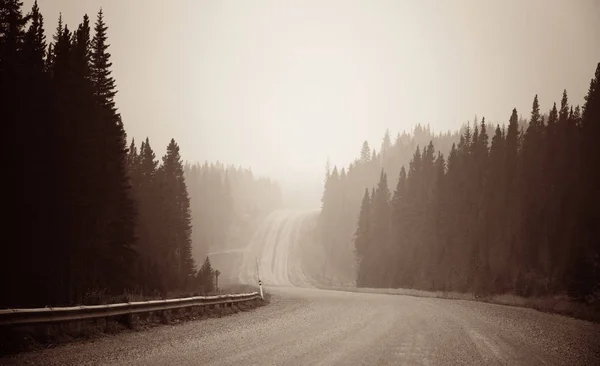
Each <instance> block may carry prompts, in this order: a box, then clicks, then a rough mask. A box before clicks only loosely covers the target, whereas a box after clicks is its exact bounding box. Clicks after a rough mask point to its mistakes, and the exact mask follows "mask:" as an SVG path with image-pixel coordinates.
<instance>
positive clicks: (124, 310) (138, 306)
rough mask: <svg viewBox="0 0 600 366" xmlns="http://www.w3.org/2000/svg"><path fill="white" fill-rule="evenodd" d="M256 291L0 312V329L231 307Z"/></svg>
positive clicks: (254, 297)
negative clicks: (184, 309) (180, 310)
mask: <svg viewBox="0 0 600 366" xmlns="http://www.w3.org/2000/svg"><path fill="white" fill-rule="evenodd" d="M259 299H261V296H260V294H259V293H258V292H251V293H247V294H235V295H217V296H194V297H186V298H181V299H167V300H150V301H138V302H126V303H120V304H107V305H90V306H87V305H81V306H71V307H56V308H50V307H48V308H37V309H4V310H0V326H3V325H23V324H43V323H59V322H69V321H79V320H89V319H99V318H107V317H113V316H121V315H133V314H139V313H150V312H163V311H169V310H176V309H183V308H192V307H202V306H214V305H225V306H227V305H231V304H234V303H240V302H247V301H253V300H259Z"/></svg>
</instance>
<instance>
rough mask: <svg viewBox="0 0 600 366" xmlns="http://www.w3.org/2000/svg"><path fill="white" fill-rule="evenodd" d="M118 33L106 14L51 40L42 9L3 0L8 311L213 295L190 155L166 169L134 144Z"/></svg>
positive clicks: (170, 151)
mask: <svg viewBox="0 0 600 366" xmlns="http://www.w3.org/2000/svg"><path fill="white" fill-rule="evenodd" d="M107 31H108V27H107V25H106V23H105V20H104V14H103V13H102V10H100V11H99V12H98V14H97V17H96V19H95V22H94V24H93V25H91V21H90V19H89V17H88V16H87V15H85V16H84V17H83V18H82V21H81V23H80V24H79V25H78V26H77V27H76V28H74V29H70V28H69V27H68V25H66V24H63V21H62V18H61V17H59V19H58V25H57V27H56V31H55V32H54V35H53V37H52V40H51V41H50V42H47V40H46V36H45V29H44V17H43V15H42V14H41V12H40V9H39V6H38V3H37V2H35V3H34V4H33V7H32V9H31V10H30V11H29V12H27V13H24V11H23V9H22V2H21V1H19V0H1V1H0V116H1V118H2V122H3V126H4V128H5V130H4V133H3V135H2V136H3V144H2V146H3V148H4V154H3V159H4V161H5V164H4V169H5V173H6V174H5V176H6V178H5V180H4V181H5V183H6V188H7V192H10V193H9V194H7V197H6V206H5V210H6V212H7V215H6V217H7V218H6V219H5V225H4V227H5V232H4V234H5V238H6V239H5V240H4V241H3V243H2V245H1V246H0V277H1V278H2V279H3V280H2V281H0V282H1V285H0V286H1V288H0V293H2V300H1V301H0V306H4V307H35V306H46V305H51V306H58V305H67V304H80V303H86V302H93V301H98V299H97V297H102V296H112V295H121V294H123V293H128V292H136V293H141V294H146V295H158V294H160V295H162V296H166V295H167V294H168V293H169V292H172V291H195V290H198V289H200V290H202V289H203V290H205V291H210V290H212V288H211V286H212V285H210V284H209V282H210V283H212V282H211V280H210V279H212V273H213V269H212V266H211V265H210V260H209V259H208V258H206V259H205V260H204V264H203V265H202V266H201V268H200V269H198V270H197V269H196V265H195V262H194V258H193V257H192V249H191V248H192V246H193V245H192V242H193V240H194V237H193V236H192V233H193V231H192V209H191V207H192V204H193V202H194V201H191V200H190V195H189V194H188V186H187V184H186V168H185V166H184V163H183V161H182V158H181V156H180V152H179V146H178V145H177V143H176V142H175V140H173V139H172V140H171V141H170V143H169V144H168V146H167V148H166V153H165V154H164V156H163V157H162V159H161V161H158V159H157V158H156V156H155V153H154V150H153V148H152V147H151V145H150V141H149V140H148V139H146V140H145V141H142V143H141V144H140V145H137V144H136V143H135V142H134V141H133V140H131V142H128V140H127V136H126V133H125V129H124V125H123V121H122V118H121V115H120V113H119V112H118V109H117V106H116V104H115V95H116V93H117V88H116V82H115V79H114V78H113V77H112V75H111V72H112V71H111V69H112V63H111V55H110V53H109V43H108V37H107ZM236 174H237V173H236ZM232 175H235V174H232ZM196 183H197V182H193V187H192V192H193V193H195V189H196V186H195V185H196ZM233 205H234V206H235V205H236V203H235V202H234V203H233ZM197 225H198V226H199V229H200V231H198V230H194V231H198V232H199V233H200V232H201V230H206V228H205V227H204V228H203V227H202V226H201V225H200V224H197ZM197 259H198V261H201V260H202V258H197ZM209 277H210V279H209ZM94 297H96V299H95V300H94Z"/></svg>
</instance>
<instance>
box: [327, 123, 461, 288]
mask: <svg viewBox="0 0 600 366" xmlns="http://www.w3.org/2000/svg"><path fill="white" fill-rule="evenodd" d="M458 137H459V132H446V133H437V134H436V133H433V132H432V131H431V129H430V128H429V127H428V126H421V125H417V126H416V127H415V128H414V129H413V130H412V131H410V132H406V131H404V132H402V133H398V134H397V135H396V137H395V139H393V140H392V138H391V135H390V132H389V131H386V133H385V136H384V138H383V141H382V143H381V146H380V149H379V151H377V150H376V149H371V147H370V146H369V143H368V142H367V141H365V142H364V143H363V145H362V147H361V150H360V156H359V158H358V159H356V160H355V161H354V162H353V163H352V164H350V166H349V167H348V168H347V169H346V168H341V169H338V168H337V167H336V166H334V167H333V168H331V167H330V166H329V162H328V163H327V166H326V172H325V173H326V174H325V177H326V179H325V184H324V191H323V197H322V201H321V202H322V209H321V214H320V216H319V222H318V229H317V235H318V238H319V241H320V242H321V243H322V245H323V246H324V249H325V253H326V255H327V260H326V263H328V264H327V265H325V268H323V270H324V271H327V270H328V268H341V267H347V265H348V263H351V262H353V261H354V244H353V242H354V232H355V231H356V217H357V216H358V213H359V211H360V205H361V200H362V193H363V190H364V188H365V187H370V186H373V185H375V184H377V182H378V180H379V173H380V172H381V169H382V168H383V169H384V170H385V171H386V172H390V173H391V174H392V176H393V177H396V176H397V175H398V173H399V171H400V167H401V166H402V165H405V164H408V162H409V160H410V157H411V156H412V153H413V152H414V150H415V148H416V147H417V146H418V145H423V144H426V143H428V142H429V141H434V143H435V144H436V145H437V146H439V147H440V149H441V150H442V151H445V150H447V151H449V150H450V147H451V146H452V143H453V142H455V141H458ZM393 179H394V178H392V180H393ZM346 277H347V278H344V279H337V280H342V282H344V281H345V282H348V281H352V280H353V279H354V278H353V277H354V276H353V275H352V276H350V275H348V276H346ZM349 277H352V278H349Z"/></svg>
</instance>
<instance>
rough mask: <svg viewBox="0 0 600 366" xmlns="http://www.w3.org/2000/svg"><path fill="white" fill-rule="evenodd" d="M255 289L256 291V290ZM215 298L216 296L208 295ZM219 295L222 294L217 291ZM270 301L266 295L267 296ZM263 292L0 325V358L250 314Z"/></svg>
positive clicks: (112, 300) (241, 290)
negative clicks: (232, 300) (254, 297)
mask: <svg viewBox="0 0 600 366" xmlns="http://www.w3.org/2000/svg"><path fill="white" fill-rule="evenodd" d="M236 288H238V289H239V291H228V292H226V293H227V294H234V293H247V292H253V291H254V290H253V288H252V287H251V286H248V287H246V286H245V285H239V287H236V286H233V287H232V290H234V289H236ZM256 290H258V288H257V289H256ZM212 294H214V295H217V293H212ZM212 294H202V295H200V294H198V295H195V294H194V293H183V292H182V293H174V294H170V295H171V296H172V297H171V296H169V297H168V298H178V297H190V296H209V295H212ZM218 294H220V295H222V294H225V292H223V291H220V292H219V293H218ZM268 296H269V297H268V298H270V294H269V295H268ZM268 298H267V294H266V293H265V300H258V301H251V302H247V303H237V304H232V305H231V306H215V307H208V306H206V307H201V306H197V307H191V308H185V309H177V310H171V311H166V312H155V313H142V314H135V315H133V316H130V317H127V316H120V317H110V318H100V319H93V320H86V321H74V322H64V323H54V324H35V325H23V326H0V356H4V355H9V354H14V353H19V352H25V351H31V350H35V349H44V348H51V347H55V346H58V345H61V344H65V343H73V342H88V341H92V342H93V341H94V340H96V339H100V338H103V337H106V336H110V335H112V334H116V333H121V332H138V331H144V330H146V329H150V328H153V327H157V326H163V325H177V324H181V323H184V322H186V321H194V320H203V319H209V318H221V317H224V316H228V315H231V314H235V313H238V312H247V311H251V310H253V309H255V308H257V307H261V306H264V305H267V304H268V303H269V300H268ZM146 300H156V297H154V298H152V297H145V296H132V295H131V294H126V295H122V296H115V297H105V298H102V302H100V301H98V302H99V303H100V304H103V303H118V302H127V301H130V302H133V301H146Z"/></svg>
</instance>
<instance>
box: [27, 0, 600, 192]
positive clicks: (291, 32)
mask: <svg viewBox="0 0 600 366" xmlns="http://www.w3.org/2000/svg"><path fill="white" fill-rule="evenodd" d="M32 2H33V0H26V1H25V2H24V3H25V7H26V8H27V9H29V8H30V7H31V4H32ZM38 2H39V6H40V8H41V10H42V13H43V14H44V16H45V17H46V19H45V25H46V29H47V31H48V40H50V39H51V34H52V33H54V29H55V27H56V23H57V18H58V13H59V11H62V14H63V19H64V21H65V23H67V24H68V25H69V28H70V29H74V28H75V27H76V26H77V24H78V23H79V22H80V21H81V17H82V16H83V14H84V13H88V14H89V15H90V17H91V18H92V20H95V15H96V13H97V11H98V9H99V8H100V6H102V7H103V9H104V13H105V17H106V22H107V24H108V26H109V30H108V36H109V41H110V44H111V48H110V52H111V54H112V56H113V57H112V61H113V64H114V66H113V70H114V76H115V78H116V80H117V84H118V88H119V94H118V96H117V105H118V106H119V108H120V111H121V114H122V116H123V119H124V123H125V126H126V129H127V133H128V136H129V137H130V138H131V137H135V138H136V140H138V141H139V140H140V139H141V138H144V137H145V136H149V137H150V139H151V142H152V144H153V147H154V149H155V151H157V155H162V154H163V152H164V149H165V146H166V144H167V142H168V140H169V139H170V138H171V137H174V138H175V139H176V140H177V141H178V142H179V144H180V146H181V150H182V154H183V157H184V159H186V160H198V161H204V160H209V161H215V160H221V161H223V162H226V163H233V164H236V165H243V166H251V167H252V168H253V171H254V172H255V173H256V174H258V175H269V176H271V177H273V178H276V179H280V180H286V181H289V182H294V181H296V182H304V183H306V182H317V181H319V180H321V179H322V176H323V172H324V165H325V160H326V158H327V157H328V156H329V157H330V158H331V160H332V162H333V163H337V164H343V165H347V163H349V162H350V161H351V160H352V159H353V158H355V157H357V155H358V153H359V151H360V146H361V143H362V141H363V140H365V139H368V140H369V142H370V143H372V144H374V145H375V146H376V148H379V145H380V143H381V142H380V139H381V137H382V135H383V133H384V132H385V129H386V128H388V127H389V128H390V130H391V131H392V133H394V134H395V133H397V132H398V131H402V130H404V129H407V130H408V129H410V128H411V127H412V126H414V125H415V124H416V123H425V124H430V125H431V126H432V128H434V129H435V130H447V129H456V128H458V127H459V126H460V125H461V124H462V123H464V122H465V121H467V120H472V119H473V117H474V115H478V116H479V117H481V116H485V117H486V118H488V119H489V120H491V121H494V122H500V123H504V122H506V121H507V120H508V117H509V115H510V112H511V109H512V108H513V107H517V108H518V109H519V112H520V113H521V114H523V115H528V114H529V111H530V107H531V101H532V99H533V96H534V94H536V93H538V94H539V97H540V103H541V106H542V109H543V111H546V110H547V109H548V108H550V107H551V102H553V101H557V102H558V101H560V97H561V93H562V90H563V89H564V88H566V89H567V90H568V92H569V96H570V99H571V101H572V102H574V103H583V96H584V94H585V93H586V91H587V88H588V86H589V81H590V79H591V78H592V76H593V73H594V71H595V66H596V64H597V62H598V61H600V1H597V0H577V1H566V0H564V1H553V0H552V1H551V0H531V1H525V0H510V1H506V0H504V1H478V0H453V1H449V0H440V1H422V0H419V1H417V0H415V1H391V0H390V1H375V0H363V1H351V0H334V1H325V0H318V1H317V0H315V1H300V0H298V1H285V0H252V1H247V0H237V1H226V0H213V1H200V0H187V1H183V0H181V1H175V0H173V1H168V2H167V1H157V0H126V1H125V0H104V1H99V0H77V1H75V0H38Z"/></svg>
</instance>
